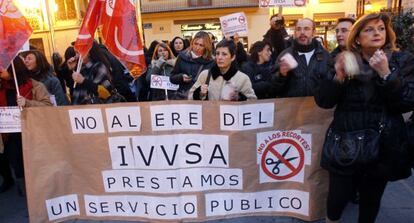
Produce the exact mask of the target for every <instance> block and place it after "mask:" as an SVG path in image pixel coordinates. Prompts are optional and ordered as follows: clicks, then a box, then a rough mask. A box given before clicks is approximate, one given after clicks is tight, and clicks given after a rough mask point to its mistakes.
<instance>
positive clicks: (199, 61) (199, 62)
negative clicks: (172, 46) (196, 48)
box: [170, 51, 214, 92]
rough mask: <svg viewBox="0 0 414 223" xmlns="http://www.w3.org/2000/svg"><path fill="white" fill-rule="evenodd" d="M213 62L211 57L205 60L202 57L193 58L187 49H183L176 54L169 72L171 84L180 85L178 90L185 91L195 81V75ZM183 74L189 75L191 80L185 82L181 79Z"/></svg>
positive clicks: (208, 67) (209, 66)
mask: <svg viewBox="0 0 414 223" xmlns="http://www.w3.org/2000/svg"><path fill="white" fill-rule="evenodd" d="M213 62H214V60H213V59H210V60H207V59H204V58H203V57H198V58H196V59H193V58H192V57H191V53H190V52H189V51H184V52H182V53H180V54H179V55H178V58H177V61H176V62H175V66H174V69H173V71H172V72H171V76H170V81H171V83H173V84H179V85H180V87H179V88H178V91H180V92H186V91H188V90H189V89H190V88H191V86H193V84H194V83H195V82H196V80H197V75H199V74H200V73H201V71H203V70H207V69H210V68H211V67H212V66H213V64H214V63H213ZM183 74H187V75H188V76H191V78H192V81H191V82H190V83H185V82H184V81H183Z"/></svg>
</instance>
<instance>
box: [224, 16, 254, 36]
mask: <svg viewBox="0 0 414 223" xmlns="http://www.w3.org/2000/svg"><path fill="white" fill-rule="evenodd" d="M220 23H221V30H222V31H223V33H224V36H225V37H231V36H234V35H236V34H237V35H239V36H247V35H248V27H247V17H246V14H244V12H238V13H233V14H230V15H226V16H222V17H220Z"/></svg>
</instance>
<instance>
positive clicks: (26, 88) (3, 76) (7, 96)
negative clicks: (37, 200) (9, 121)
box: [0, 57, 52, 195]
mask: <svg viewBox="0 0 414 223" xmlns="http://www.w3.org/2000/svg"><path fill="white" fill-rule="evenodd" d="M13 64H14V67H15V71H16V76H17V83H18V85H19V93H20V96H17V91H16V87H15V84H14V80H13V75H12V74H13V73H12V68H11V66H9V67H8V68H7V70H5V69H2V68H0V107H3V106H20V107H23V108H24V107H34V106H50V105H52V103H51V102H50V99H49V93H48V91H47V90H46V88H45V86H44V85H43V84H42V83H40V82H38V81H35V80H33V79H31V78H30V77H29V71H28V70H27V68H26V66H25V65H24V63H23V60H22V59H21V58H20V57H16V58H15V59H14V60H13ZM21 137H22V135H21V133H2V134H1V138H2V141H3V145H4V153H3V154H0V174H1V175H2V176H3V184H2V185H0V192H2V191H6V190H7V189H9V188H10V187H11V186H12V185H13V183H14V182H13V178H12V176H11V172H10V167H9V163H10V165H11V167H12V168H13V170H14V174H15V177H16V182H17V186H18V192H19V194H20V195H24V194H25V190H24V169H23V153H22V138H21Z"/></svg>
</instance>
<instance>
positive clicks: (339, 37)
mask: <svg viewBox="0 0 414 223" xmlns="http://www.w3.org/2000/svg"><path fill="white" fill-rule="evenodd" d="M354 23H355V19H353V18H348V17H344V18H339V19H338V21H337V23H336V28H335V33H336V41H337V43H338V46H337V47H336V48H335V49H334V50H333V51H332V52H331V57H332V58H335V57H336V56H337V55H338V54H339V53H341V52H342V51H343V50H345V48H346V41H347V40H348V34H349V31H350V30H351V27H352V25H353V24H354Z"/></svg>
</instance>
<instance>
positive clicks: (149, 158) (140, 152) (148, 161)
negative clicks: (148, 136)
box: [137, 146, 154, 166]
mask: <svg viewBox="0 0 414 223" xmlns="http://www.w3.org/2000/svg"><path fill="white" fill-rule="evenodd" d="M137 148H138V151H139V154H141V157H142V160H143V161H144V163H145V165H146V166H149V165H151V160H152V154H153V153H154V146H151V151H150V154H149V157H148V160H147V159H145V155H144V152H142V149H141V146H137Z"/></svg>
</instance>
